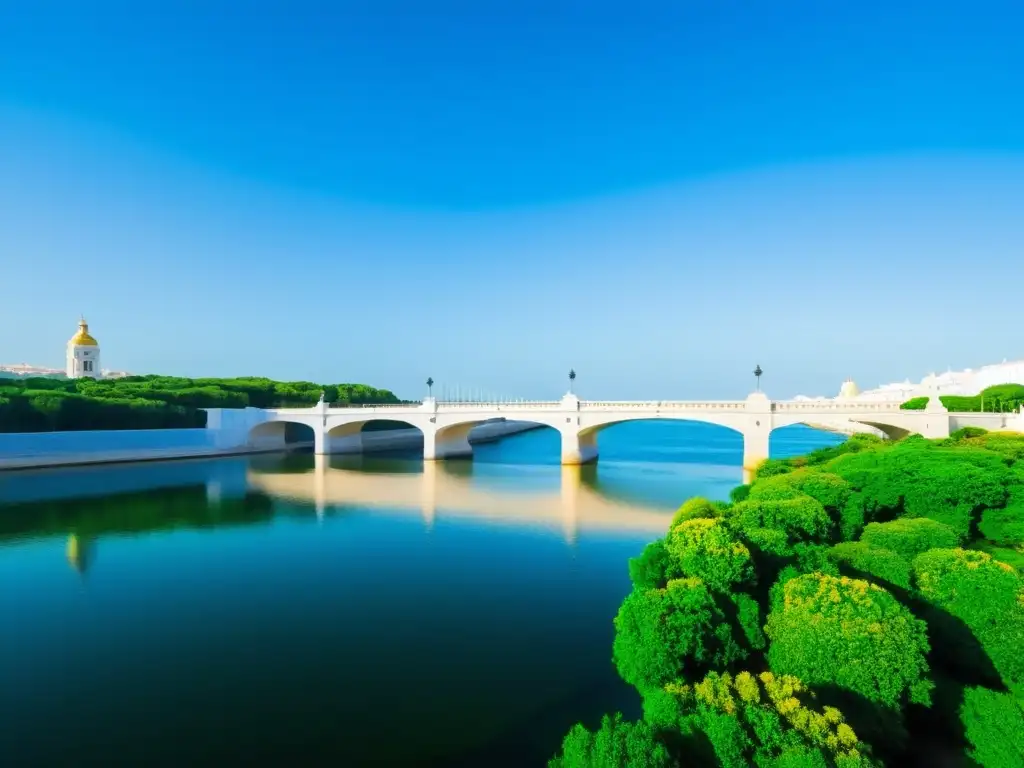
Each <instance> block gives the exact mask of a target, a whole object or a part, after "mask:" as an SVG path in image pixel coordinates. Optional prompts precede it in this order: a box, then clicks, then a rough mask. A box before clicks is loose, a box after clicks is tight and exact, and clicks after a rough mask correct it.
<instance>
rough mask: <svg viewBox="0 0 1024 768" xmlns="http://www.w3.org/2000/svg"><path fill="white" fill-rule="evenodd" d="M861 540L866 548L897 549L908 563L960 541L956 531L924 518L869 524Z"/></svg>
mask: <svg viewBox="0 0 1024 768" xmlns="http://www.w3.org/2000/svg"><path fill="white" fill-rule="evenodd" d="M860 540H861V541H862V542H864V544H866V545H867V546H868V547H872V548H876V549H887V550H891V551H893V552H896V553H898V554H899V555H900V556H901V557H904V558H906V560H907V562H908V563H909V561H911V560H913V559H914V558H915V557H917V556H918V555H919V554H921V553H922V552H927V551H928V550H929V549H950V548H952V547H956V546H957V545H959V544H960V537H959V536H958V535H957V533H956V531H954V530H953V529H952V528H950V527H949V526H948V525H943V524H942V523H940V522H937V521H935V520H930V519H929V518H927V517H915V518H907V517H903V518H899V519H898V520H893V521H891V522H888V523H871V524H869V525H868V526H867V527H865V528H864V533H862V534H861V537H860Z"/></svg>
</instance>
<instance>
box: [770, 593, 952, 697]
mask: <svg viewBox="0 0 1024 768" xmlns="http://www.w3.org/2000/svg"><path fill="white" fill-rule="evenodd" d="M765 634H767V635H768V639H769V641H770V645H769V648H768V663H769V665H770V666H771V668H772V670H773V671H775V672H776V673H779V674H786V675H794V676H796V677H798V678H800V679H801V680H803V681H804V682H805V683H807V684H808V685H818V684H832V685H836V686H839V687H840V688H844V689H846V690H849V691H852V692H854V693H857V694H860V695H861V696H864V697H865V698H867V699H868V700H869V701H872V702H877V703H879V704H882V705H884V706H887V707H890V708H893V709H899V708H900V707H901V706H902V705H903V704H905V703H907V702H913V703H918V704H928V703H929V701H930V691H931V689H932V687H933V684H932V683H931V681H930V680H929V679H928V663H927V661H926V660H925V657H926V656H927V654H928V650H929V646H928V639H927V633H926V627H925V624H924V622H922V621H920V620H919V619H916V618H914V616H913V614H911V613H910V611H909V610H907V609H906V608H905V607H904V606H903V605H901V604H900V603H899V602H898V601H897V600H896V599H895V598H894V597H893V596H892V595H891V594H890V593H889V592H887V591H886V590H884V589H882V588H881V587H879V586H876V585H874V584H870V583H868V582H866V581H863V580H860V579H850V578H846V577H835V576H827V575H823V574H808V575H805V576H798V577H797V578H794V579H791V580H789V581H788V582H787V583H786V584H785V585H784V587H783V590H782V595H781V600H779V601H778V603H777V604H775V605H773V606H772V611H771V613H770V614H769V615H768V624H767V626H766V627H765Z"/></svg>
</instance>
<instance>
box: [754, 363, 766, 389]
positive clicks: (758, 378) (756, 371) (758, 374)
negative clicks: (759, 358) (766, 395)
mask: <svg viewBox="0 0 1024 768" xmlns="http://www.w3.org/2000/svg"><path fill="white" fill-rule="evenodd" d="M762 373H764V371H762V370H761V366H760V365H757V366H755V367H754V380H755V381H757V391H758V392H760V391H761V374H762Z"/></svg>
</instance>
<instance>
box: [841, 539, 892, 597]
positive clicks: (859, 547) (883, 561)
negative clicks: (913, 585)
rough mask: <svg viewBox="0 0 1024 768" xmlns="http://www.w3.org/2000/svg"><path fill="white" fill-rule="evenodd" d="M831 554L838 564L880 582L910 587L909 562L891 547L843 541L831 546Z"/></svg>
mask: <svg viewBox="0 0 1024 768" xmlns="http://www.w3.org/2000/svg"><path fill="white" fill-rule="evenodd" d="M831 555H832V559H833V560H835V562H837V563H839V564H840V565H843V566H846V567H847V568H849V569H852V570H854V571H858V572H860V573H861V574H865V575H869V576H872V577H874V578H875V579H877V580H878V581H880V582H884V583H885V584H893V585H895V586H897V587H903V588H904V589H909V588H910V563H909V562H908V561H907V559H906V558H905V557H903V556H902V555H899V554H897V553H896V552H893V551H892V550H891V549H883V548H881V547H872V546H870V545H869V544H867V543H865V542H863V541H844V542H841V543H839V544H836V545H835V546H834V547H832V550H831ZM885 584H883V586H884V585H885Z"/></svg>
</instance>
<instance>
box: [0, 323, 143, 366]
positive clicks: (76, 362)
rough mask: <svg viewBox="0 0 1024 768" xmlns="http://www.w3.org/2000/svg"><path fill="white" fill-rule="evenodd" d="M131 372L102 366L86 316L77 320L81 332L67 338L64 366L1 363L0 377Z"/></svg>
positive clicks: (98, 347) (98, 346)
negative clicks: (51, 366)
mask: <svg viewBox="0 0 1024 768" xmlns="http://www.w3.org/2000/svg"><path fill="white" fill-rule="evenodd" d="M130 375H131V374H129V373H126V372H124V371H110V370H104V369H102V368H101V367H100V343H99V342H98V341H96V338H95V337H94V336H93V335H92V334H90V333H89V324H88V323H87V322H85V318H84V317H83V318H82V319H81V320H79V321H78V332H77V333H75V335H74V336H72V337H71V338H70V339H69V340H68V344H67V351H66V356H65V366H64V368H63V369H61V368H47V367H45V366H40V365H29V364H28V363H12V364H8V365H0V377H8V378H9V377H18V378H23V377H24V378H28V377H32V376H47V377H50V378H69V379H81V378H91V379H119V378H121V377H122V376H130Z"/></svg>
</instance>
